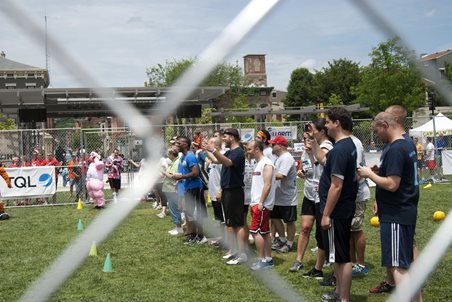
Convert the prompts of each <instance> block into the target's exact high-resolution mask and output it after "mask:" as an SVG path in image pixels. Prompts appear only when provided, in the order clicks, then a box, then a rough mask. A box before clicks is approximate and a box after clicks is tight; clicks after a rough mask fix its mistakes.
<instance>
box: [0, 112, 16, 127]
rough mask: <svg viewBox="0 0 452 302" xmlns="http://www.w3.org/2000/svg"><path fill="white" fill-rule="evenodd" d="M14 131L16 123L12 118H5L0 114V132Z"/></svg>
mask: <svg viewBox="0 0 452 302" xmlns="http://www.w3.org/2000/svg"><path fill="white" fill-rule="evenodd" d="M14 129H17V125H16V121H15V120H14V119H12V118H5V115H4V114H3V113H0V130H14Z"/></svg>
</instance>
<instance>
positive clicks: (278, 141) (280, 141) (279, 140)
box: [268, 135, 287, 147]
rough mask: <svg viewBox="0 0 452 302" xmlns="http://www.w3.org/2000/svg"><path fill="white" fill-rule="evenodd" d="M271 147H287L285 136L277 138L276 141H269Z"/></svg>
mask: <svg viewBox="0 0 452 302" xmlns="http://www.w3.org/2000/svg"><path fill="white" fill-rule="evenodd" d="M268 143H269V144H271V145H281V146H284V147H287V140H286V139H285V138H284V137H283V136H280V135H278V136H275V138H274V139H272V140H269V141H268Z"/></svg>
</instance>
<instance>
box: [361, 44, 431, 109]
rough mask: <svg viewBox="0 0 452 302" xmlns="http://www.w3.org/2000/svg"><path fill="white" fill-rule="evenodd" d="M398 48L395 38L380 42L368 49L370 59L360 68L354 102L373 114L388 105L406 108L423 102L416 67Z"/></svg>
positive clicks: (423, 93)
mask: <svg viewBox="0 0 452 302" xmlns="http://www.w3.org/2000/svg"><path fill="white" fill-rule="evenodd" d="M411 53H412V52H409V51H406V50H404V49H402V48H401V47H400V46H399V45H398V39H397V38H394V39H391V40H388V41H387V42H384V43H380V44H379V45H378V46H377V47H375V48H373V50H372V52H371V53H370V57H371V59H372V62H371V63H370V65H369V66H367V67H364V68H362V70H361V81H360V82H359V84H358V85H357V87H356V89H355V90H354V93H356V95H357V98H356V101H355V102H356V103H360V104H361V105H364V106H368V107H369V108H370V111H371V112H370V113H371V114H372V115H373V114H376V113H378V112H380V111H383V110H385V108H387V107H388V106H390V105H395V104H398V105H402V106H404V107H405V108H406V109H407V111H408V112H412V111H413V110H415V109H417V108H419V107H421V106H422V105H424V103H425V88H424V86H423V83H422V81H421V78H420V76H419V74H418V72H417V70H416V68H415V67H414V66H413V65H412V64H411V63H410V61H409V60H408V58H407V57H406V56H405V55H406V54H411Z"/></svg>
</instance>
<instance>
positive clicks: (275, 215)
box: [270, 206, 297, 223]
mask: <svg viewBox="0 0 452 302" xmlns="http://www.w3.org/2000/svg"><path fill="white" fill-rule="evenodd" d="M270 218H272V219H282V220H284V222H285V223H288V222H293V221H297V206H274V207H273V211H272V212H271V213H270Z"/></svg>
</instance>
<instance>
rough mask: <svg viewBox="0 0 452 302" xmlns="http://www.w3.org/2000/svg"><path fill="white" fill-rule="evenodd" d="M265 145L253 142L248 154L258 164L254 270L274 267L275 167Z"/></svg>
mask: <svg viewBox="0 0 452 302" xmlns="http://www.w3.org/2000/svg"><path fill="white" fill-rule="evenodd" d="M263 151H264V144H263V143H262V142H259V141H251V142H249V143H248V145H247V147H246V152H247V154H248V155H250V156H251V158H254V159H255V160H256V161H257V163H256V166H255V168H254V172H253V178H252V182H251V203H250V209H251V210H250V212H251V226H250V233H251V234H252V235H253V237H254V242H255V244H256V250H257V255H258V259H257V261H256V263H254V264H253V265H252V266H251V269H252V270H264V269H270V268H272V267H273V266H274V264H273V259H272V257H271V238H270V212H271V210H272V209H273V206H274V204H275V188H276V186H275V167H274V165H273V163H272V162H271V160H270V159H268V158H267V157H266V156H264V154H263Z"/></svg>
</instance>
